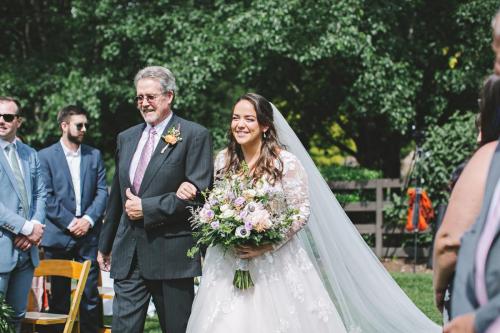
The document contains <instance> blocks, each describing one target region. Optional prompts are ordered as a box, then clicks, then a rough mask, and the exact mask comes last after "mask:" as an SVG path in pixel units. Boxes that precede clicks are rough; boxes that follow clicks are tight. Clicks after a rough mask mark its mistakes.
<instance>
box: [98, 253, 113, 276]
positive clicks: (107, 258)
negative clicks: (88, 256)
mask: <svg viewBox="0 0 500 333" xmlns="http://www.w3.org/2000/svg"><path fill="white" fill-rule="evenodd" d="M97 262H98V263H99V268H100V269H101V271H105V272H109V270H110V269H111V255H105V254H102V253H101V251H98V252H97Z"/></svg>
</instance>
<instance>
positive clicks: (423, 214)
mask: <svg viewBox="0 0 500 333" xmlns="http://www.w3.org/2000/svg"><path fill="white" fill-rule="evenodd" d="M407 194H408V197H409V199H408V205H409V208H408V216H407V219H406V230H407V231H414V230H413V205H414V203H415V199H416V197H417V192H416V190H415V188H413V187H412V188H409V189H408V192H407ZM433 218H434V209H433V208H432V202H431V199H429V197H428V196H427V192H425V190H422V191H421V192H420V205H419V209H418V231H425V230H427V228H428V227H429V222H430V220H431V219H433Z"/></svg>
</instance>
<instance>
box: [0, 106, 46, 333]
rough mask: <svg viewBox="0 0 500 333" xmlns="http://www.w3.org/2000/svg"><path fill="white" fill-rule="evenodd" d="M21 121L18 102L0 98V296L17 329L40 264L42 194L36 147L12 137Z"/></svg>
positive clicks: (19, 326) (43, 217) (19, 328)
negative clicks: (7, 305) (34, 275)
mask: <svg viewBox="0 0 500 333" xmlns="http://www.w3.org/2000/svg"><path fill="white" fill-rule="evenodd" d="M21 123H22V118H21V107H20V105H19V102H18V101H17V100H15V99H13V98H11V97H0V150H1V151H0V188H1V191H0V294H1V295H3V296H4V297H5V299H6V301H7V304H9V305H10V306H11V307H12V309H13V310H14V314H13V318H12V319H13V323H14V326H15V329H16V332H20V330H21V319H22V318H23V317H24V315H25V313H26V304H27V303H28V292H29V290H30V287H31V280H32V279H33V271H34V268H35V267H36V266H38V262H39V261H38V247H37V246H38V244H39V243H40V240H41V238H42V235H43V233H44V227H45V226H44V225H43V224H42V223H43V222H44V220H45V195H46V193H45V187H44V185H43V180H42V177H41V175H40V162H39V160H38V155H37V153H36V151H35V150H34V149H33V148H31V147H29V146H28V145H25V144H23V143H22V142H21V141H20V140H17V139H16V134H17V130H18V128H19V127H20V126H21Z"/></svg>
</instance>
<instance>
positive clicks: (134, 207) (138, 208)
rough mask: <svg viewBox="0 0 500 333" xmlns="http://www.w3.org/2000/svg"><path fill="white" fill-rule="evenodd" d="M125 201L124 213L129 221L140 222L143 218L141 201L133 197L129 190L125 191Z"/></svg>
mask: <svg viewBox="0 0 500 333" xmlns="http://www.w3.org/2000/svg"><path fill="white" fill-rule="evenodd" d="M125 194H126V195H127V201H125V212H126V213H127V215H128V218H129V219H131V220H140V219H142V218H143V217H144V215H143V214H142V201H141V198H139V197H138V196H136V195H134V194H133V193H132V191H130V189H129V188H127V189H126V190H125Z"/></svg>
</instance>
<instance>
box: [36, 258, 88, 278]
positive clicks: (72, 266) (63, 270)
mask: <svg viewBox="0 0 500 333" xmlns="http://www.w3.org/2000/svg"><path fill="white" fill-rule="evenodd" d="M82 268H83V265H82V264H81V263H79V262H77V261H69V260H61V259H45V260H40V265H39V266H38V267H37V268H35V272H34V276H36V277H38V276H62V277H67V278H70V279H79V278H80V275H81V273H82Z"/></svg>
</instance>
